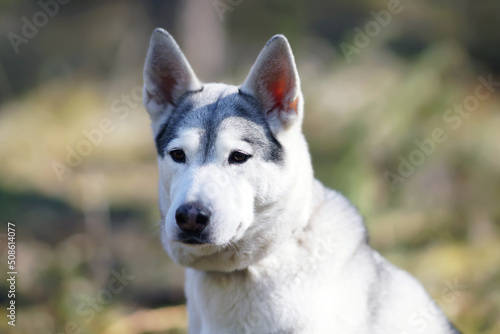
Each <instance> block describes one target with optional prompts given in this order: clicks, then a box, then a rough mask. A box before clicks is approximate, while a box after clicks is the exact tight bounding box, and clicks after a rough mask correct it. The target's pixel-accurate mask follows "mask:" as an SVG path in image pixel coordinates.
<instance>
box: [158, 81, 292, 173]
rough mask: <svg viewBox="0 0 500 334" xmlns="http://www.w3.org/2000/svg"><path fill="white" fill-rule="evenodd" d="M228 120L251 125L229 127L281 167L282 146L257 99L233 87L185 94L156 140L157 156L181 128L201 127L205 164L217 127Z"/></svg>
mask: <svg viewBox="0 0 500 334" xmlns="http://www.w3.org/2000/svg"><path fill="white" fill-rule="evenodd" d="M229 117H242V118H244V119H245V120H247V121H249V122H250V123H249V124H250V125H249V124H248V123H247V124H245V122H241V124H240V123H237V122H232V123H231V124H230V126H232V127H233V126H234V127H235V128H239V129H238V130H239V131H240V132H241V139H242V140H244V141H246V142H248V143H249V144H251V145H252V146H253V147H254V148H255V149H256V151H259V152H260V153H261V155H262V158H263V159H264V160H265V161H269V162H274V163H277V164H281V162H282V160H283V155H284V150H283V146H282V145H281V144H280V143H279V141H278V140H277V139H276V137H275V136H274V134H273V133H272V131H271V129H270V127H269V125H268V123H267V120H266V115H265V111H264V110H263V109H262V107H261V106H260V104H259V102H258V101H257V99H255V98H254V97H252V96H250V95H247V94H244V93H242V92H240V91H239V90H238V88H237V87H235V86H227V85H220V84H207V85H206V86H205V87H204V89H203V90H201V91H197V92H188V93H187V94H185V95H184V96H183V98H181V99H180V101H179V103H178V104H177V106H175V108H174V109H173V111H172V113H171V115H170V116H169V117H168V119H167V121H166V122H165V123H164V124H163V126H162V127H161V130H160V131H159V133H158V135H157V136H156V138H155V142H156V149H157V151H158V155H160V156H161V157H162V158H163V157H164V156H165V150H166V147H167V146H168V143H169V142H170V141H171V140H172V139H174V138H176V137H177V136H178V134H179V131H181V130H182V129H186V128H190V127H200V128H202V129H204V131H203V135H202V138H201V147H202V150H203V161H204V162H206V161H208V159H209V158H210V156H211V155H212V154H213V149H214V145H215V140H216V138H217V133H218V132H219V130H220V129H219V127H220V125H221V123H222V121H224V120H225V119H227V118H229ZM262 134H264V135H262Z"/></svg>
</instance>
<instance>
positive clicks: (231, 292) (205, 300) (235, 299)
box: [186, 271, 314, 334]
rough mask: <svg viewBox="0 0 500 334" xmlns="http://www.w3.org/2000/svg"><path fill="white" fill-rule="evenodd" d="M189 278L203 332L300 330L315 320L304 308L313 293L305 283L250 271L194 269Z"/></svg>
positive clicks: (188, 289) (189, 290)
mask: <svg viewBox="0 0 500 334" xmlns="http://www.w3.org/2000/svg"><path fill="white" fill-rule="evenodd" d="M190 276H191V277H190ZM187 278H188V280H187V282H186V283H187V285H186V293H187V297H188V303H189V304H190V303H196V305H195V308H196V309H197V311H198V313H199V315H200V321H201V327H202V328H203V333H205V332H206V333H262V334H271V333H288V332H292V329H293V331H294V332H295V333H297V330H298V329H300V328H308V327H310V325H311V323H313V319H312V318H313V317H314V316H313V314H311V315H309V314H307V312H308V311H307V308H304V304H309V303H310V301H309V299H310V297H311V296H310V294H308V293H306V292H307V291H306V289H304V288H303V287H302V286H300V287H299V286H297V285H295V286H294V285H293V284H288V285H285V284H279V283H277V282H283V281H284V280H279V279H276V277H266V276H255V275H254V274H252V273H249V272H248V271H242V272H238V273H233V274H230V275H227V274H215V273H213V274H212V273H209V274H207V273H201V272H195V271H193V272H191V273H189V274H188V277H187ZM190 306H191V305H190ZM191 310H192V307H190V312H191ZM311 311H313V310H312V309H311Z"/></svg>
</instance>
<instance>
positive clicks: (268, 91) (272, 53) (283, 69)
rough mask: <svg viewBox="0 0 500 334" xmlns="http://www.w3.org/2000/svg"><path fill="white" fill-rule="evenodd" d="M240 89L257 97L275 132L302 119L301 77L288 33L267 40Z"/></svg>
mask: <svg viewBox="0 0 500 334" xmlns="http://www.w3.org/2000/svg"><path fill="white" fill-rule="evenodd" d="M240 90H241V91H242V92H243V93H246V94H250V95H252V96H254V97H255V98H257V100H258V101H259V102H260V104H261V106H262V107H263V109H264V112H265V113H266V117H267V119H268V122H269V124H270V126H271V129H272V130H273V131H274V132H278V131H279V130H281V129H287V128H289V127H290V126H291V125H292V124H294V123H296V122H297V121H300V120H301V118H302V103H303V101H302V94H301V92H300V79H299V75H298V72H297V68H296V66H295V59H294V57H293V53H292V49H291V48H290V44H288V40H287V39H286V37H285V36H283V35H275V36H274V37H272V38H271V39H270V40H269V41H268V42H267V44H266V46H265V47H264V49H262V51H261V52H260V54H259V57H258V58H257V60H256V61H255V64H254V65H253V67H252V69H251V70H250V74H249V75H248V77H247V78H246V80H245V82H244V83H243V85H242V86H241V87H240Z"/></svg>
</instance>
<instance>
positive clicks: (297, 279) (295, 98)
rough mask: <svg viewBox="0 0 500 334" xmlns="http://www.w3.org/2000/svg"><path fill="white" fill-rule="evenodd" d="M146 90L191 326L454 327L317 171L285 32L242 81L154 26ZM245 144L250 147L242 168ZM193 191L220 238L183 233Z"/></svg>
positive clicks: (199, 329)
mask: <svg viewBox="0 0 500 334" xmlns="http://www.w3.org/2000/svg"><path fill="white" fill-rule="evenodd" d="M162 52H164V55H166V56H162V54H163V53H162ZM158 62H160V64H158ZM164 62H165V63H166V64H165V63H164ZM158 68H162V69H163V70H164V71H167V72H166V74H165V73H163V74H164V75H163V76H162V75H159V74H158V73H157V72H155V69H158ZM169 69H171V71H172V73H176V75H178V76H180V78H181V80H178V81H175V80H174V81H172V80H173V79H175V77H169V75H170V74H169V73H170V72H168V71H169ZM273 71H277V72H273ZM280 75H284V77H280ZM266 80H282V81H280V84H282V83H284V84H283V85H281V86H279V85H278V86H279V87H278V88H279V89H281V87H282V86H283V87H285V88H284V91H283V92H282V91H281V90H279V91H278V92H276V91H274V92H273V91H269V92H268V91H266V90H267V89H269V87H271V88H273V87H277V86H276V85H274V82H266ZM172 82H175V85H172ZM166 89H167V91H166V92H165V90H166ZM144 90H145V94H144V95H145V97H146V99H145V105H146V108H147V110H148V112H149V113H150V115H151V119H152V128H153V134H154V136H155V138H156V141H157V147H158V149H159V150H160V152H159V157H158V166H159V171H160V180H159V202H160V212H161V215H162V223H161V226H162V231H161V238H162V242H163V245H164V246H165V249H166V250H167V252H168V253H169V255H170V256H171V257H172V259H173V260H174V261H175V262H177V263H179V264H181V265H183V266H186V267H187V270H186V296H187V303H188V311H189V327H190V329H189V332H190V333H193V334H194V333H196V334H226V333H227V334H235V333H258V334H269V333H307V334H311V333H313V334H314V333H324V334H333V333H345V334H350V333H363V334H365V333H366V334H374V333H375V334H392V333H394V334H417V333H426V334H438V333H455V331H454V329H453V328H452V326H451V325H450V324H449V323H448V321H447V319H446V317H445V316H444V315H443V314H442V312H441V310H440V309H439V308H437V307H435V304H434V302H433V301H432V299H431V298H430V297H429V296H428V295H427V293H426V292H425V291H424V289H423V288H422V286H421V285H420V283H418V282H417V281H416V280H415V279H414V278H413V277H411V276H410V275H409V274H407V273H406V272H404V271H402V270H400V269H398V268H396V267H394V266H393V265H391V264H390V263H388V262H387V261H386V260H385V259H384V258H382V257H381V256H380V255H379V254H378V253H377V252H376V251H374V250H373V249H371V248H370V246H369V245H368V243H367V235H366V229H365V227H364V224H363V221H362V218H361V216H360V215H359V214H358V212H357V211H356V210H355V209H354V208H353V206H352V205H351V204H350V203H349V202H348V201H347V200H346V199H345V198H344V197H343V196H342V195H340V194H339V193H337V192H335V191H333V190H330V189H327V188H325V187H324V186H323V185H321V184H320V183H319V182H318V181H316V180H315V179H314V176H313V172H312V168H311V159H310V156H309V152H308V148H307V144H306V141H305V139H304V136H303V134H302V131H301V124H302V118H303V97H302V94H301V92H300V81H299V77H298V74H297V70H296V67H295V63H294V58H293V55H292V53H291V49H290V46H289V45H288V42H287V40H286V39H285V38H284V37H283V36H281V35H278V36H275V37H274V38H273V39H271V40H270V41H269V42H268V43H267V44H266V46H265V48H264V49H263V51H262V52H261V54H260V56H259V58H258V59H257V61H256V63H255V65H254V66H253V68H252V70H251V71H250V74H249V76H248V78H247V80H246V81H245V83H244V84H243V85H242V86H240V87H236V86H230V85H225V84H203V83H201V82H200V81H199V80H198V79H197V78H196V76H195V75H194V72H193V71H192V70H191V68H190V67H189V64H188V63H187V61H186V60H185V58H184V56H183V55H182V52H181V51H180V49H179V47H178V46H177V44H176V43H175V41H174V40H173V38H172V37H171V36H170V35H169V34H168V33H167V32H165V31H163V30H156V31H155V32H154V33H153V37H152V39H151V46H150V50H149V52H148V58H147V61H146V66H145V88H144ZM170 90H172V91H170ZM186 92H187V93H186ZM155 94H165V96H155ZM166 97H167V98H166ZM276 98H279V99H283V100H280V101H276ZM168 99H170V100H171V101H167V100H168ZM166 101H167V102H166ZM255 101H257V102H255ZM243 109H244V110H243ZM238 110H239V111H238ZM176 113H184V114H176ZM167 130H168V131H167ZM249 138H253V139H249ZM172 149H182V150H184V152H185V154H186V162H184V163H179V162H175V161H174V160H173V159H172V158H171V157H170V156H169V154H168V152H170V150H172ZM235 150H239V151H243V152H245V153H248V154H250V155H251V156H252V157H251V158H250V159H248V161H246V162H245V163H242V164H231V163H229V162H228V157H229V156H230V154H231V152H233V151H235ZM337 177H342V175H338V176H337ZM193 201H196V202H200V203H202V204H203V205H205V206H206V207H208V208H209V209H210V210H211V212H212V216H211V220H210V223H209V224H208V226H207V227H206V230H205V231H204V232H205V233H206V235H207V237H208V239H209V241H210V243H207V244H202V245H190V244H184V243H181V242H179V241H177V236H178V233H179V228H178V226H177V224H176V221H175V211H176V210H177V208H178V207H179V206H180V205H182V204H184V203H188V202H193ZM422 312H424V313H422ZM422 314H425V316H423V315H422Z"/></svg>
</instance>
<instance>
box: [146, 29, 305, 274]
mask: <svg viewBox="0 0 500 334" xmlns="http://www.w3.org/2000/svg"><path fill="white" fill-rule="evenodd" d="M144 80H145V86H144V96H145V106H146V108H147V110H148V112H149V114H150V117H151V119H152V127H153V133H154V136H155V141H156V148H157V151H158V165H159V171H160V182H159V195H160V212H161V215H162V231H161V238H162V241H163V244H164V246H165V248H166V249H167V251H168V253H169V254H170V256H171V257H172V258H173V259H174V260H175V261H176V262H178V263H180V264H182V265H186V266H191V267H195V268H199V269H204V270H222V271H231V270H236V269H241V268H244V267H246V266H248V265H249V264H250V263H252V262H253V261H255V260H256V259H258V258H260V257H262V256H263V254H264V253H265V252H266V251H267V250H268V249H269V248H271V247H272V245H273V244H274V243H275V242H277V241H278V240H281V239H283V238H285V237H286V236H288V235H289V234H290V233H292V230H293V228H295V227H296V226H294V224H293V223H285V222H283V221H282V220H284V219H286V217H287V214H289V215H293V214H295V213H294V212H292V211H294V210H287V203H286V199H287V196H290V193H291V191H292V190H293V189H294V185H295V184H296V183H298V181H297V179H296V177H297V173H298V172H300V171H301V168H298V167H297V164H296V163H294V161H295V160H294V157H295V156H296V155H295V154H293V151H297V152H301V153H302V154H303V155H305V157H303V159H306V160H307V159H308V155H307V149H306V148H305V144H304V140H303V137H302V135H301V132H300V123H301V120H302V95H301V93H300V85H299V80H298V75H297V71H296V68H295V64H294V61H293V55H292V53H291V50H290V47H289V45H288V42H287V41H286V39H285V38H284V37H283V36H275V37H274V38H272V39H271V40H270V41H269V42H268V43H267V44H266V47H265V48H264V49H263V50H262V52H261V54H260V55H259V57H258V59H257V61H256V63H255V65H254V66H253V68H252V70H251V72H250V74H249V76H248V78H247V79H246V81H245V83H244V84H243V85H242V86H240V87H236V86H230V85H225V84H213V83H212V84H202V83H201V82H200V81H199V80H198V79H197V78H196V76H195V74H194V72H193V71H192V69H191V67H190V66H189V64H188V62H187V60H186V59H185V57H184V55H183V54H182V52H181V51H180V49H179V47H178V46H177V44H176V43H175V41H174V40H173V38H172V37H171V36H170V35H169V34H168V33H167V32H165V31H164V30H161V29H157V30H155V32H154V33H153V36H152V37H151V44H150V48H149V51H148V56H147V59H146V65H145V70H144ZM303 151H305V152H303ZM302 164H303V163H302ZM307 166H309V164H308V162H307V161H306V168H305V170H306V171H305V172H306V173H307V172H309V169H308V168H307ZM283 201H285V203H284V202H283ZM305 205H307V204H306V203H305Z"/></svg>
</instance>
